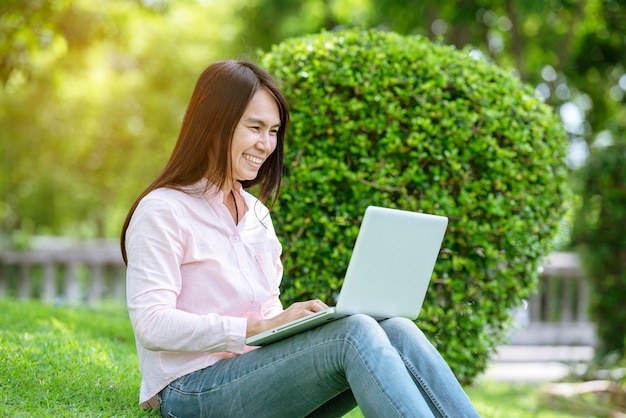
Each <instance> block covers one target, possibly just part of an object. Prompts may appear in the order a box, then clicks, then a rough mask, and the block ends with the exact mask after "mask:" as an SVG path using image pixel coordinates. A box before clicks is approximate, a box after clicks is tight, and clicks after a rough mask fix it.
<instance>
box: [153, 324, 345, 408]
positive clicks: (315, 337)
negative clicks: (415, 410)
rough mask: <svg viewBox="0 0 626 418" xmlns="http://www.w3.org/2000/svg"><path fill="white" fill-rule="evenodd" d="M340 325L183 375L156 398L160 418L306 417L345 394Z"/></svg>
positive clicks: (343, 326) (315, 330)
mask: <svg viewBox="0 0 626 418" xmlns="http://www.w3.org/2000/svg"><path fill="white" fill-rule="evenodd" d="M344 322H345V320H338V321H334V322H331V323H329V324H326V325H324V326H322V327H318V328H316V329H314V330H310V331H307V332H305V333H302V334H298V335H295V336H293V337H290V338H288V339H285V340H283V341H279V342H276V343H274V344H271V345H268V346H266V347H262V348H259V349H257V350H253V351H251V352H249V353H246V354H243V355H240V356H236V357H233V358H229V359H225V360H222V361H219V362H218V363H216V364H214V365H213V366H211V367H208V368H206V369H203V370H199V371H197V372H194V373H191V374H189V375H186V376H183V377H181V378H180V379H178V380H176V381H174V382H173V383H172V384H170V385H169V386H168V387H167V388H165V389H164V390H163V392H162V393H161V398H162V405H161V413H162V415H163V416H166V417H167V416H173V417H185V416H194V417H209V416H218V417H232V416H236V417H241V416H254V417H265V416H267V417H281V416H284V417H298V416H306V415H307V414H309V413H311V412H313V411H315V410H316V409H318V408H319V407H320V406H322V405H324V404H326V403H327V402H329V401H330V400H331V399H333V398H336V397H337V396H338V395H339V394H341V393H342V392H345V391H346V390H347V389H349V385H348V383H347V380H346V377H345V371H344V369H343V363H344V360H343V357H344V356H345V351H344V350H345V349H344V345H345V344H344V343H345V338H344V337H345V326H346V325H345V324H344Z"/></svg>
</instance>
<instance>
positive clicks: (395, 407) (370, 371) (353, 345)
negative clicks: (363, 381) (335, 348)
mask: <svg viewBox="0 0 626 418" xmlns="http://www.w3.org/2000/svg"><path fill="white" fill-rule="evenodd" d="M344 341H345V342H347V343H348V344H350V347H352V349H353V350H354V351H355V352H356V354H357V357H358V358H359V360H360V361H361V363H362V364H363V365H364V366H365V368H366V369H367V371H368V376H369V377H370V379H371V376H372V369H371V367H370V366H369V365H368V363H367V362H366V361H365V360H364V359H363V357H362V356H361V354H360V351H359V350H358V349H357V348H356V345H355V344H354V343H353V342H352V341H350V340H349V339H344ZM371 380H373V383H374V384H375V385H376V387H377V388H378V390H379V391H381V392H382V393H385V394H386V395H385V399H387V402H389V405H391V406H392V407H393V409H394V410H395V411H396V413H397V414H398V416H402V413H401V412H400V410H399V409H398V405H396V404H395V402H392V400H391V399H390V397H389V396H387V391H386V390H385V388H383V387H381V386H380V385H379V383H378V382H376V380H374V379H371Z"/></svg>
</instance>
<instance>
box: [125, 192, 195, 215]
mask: <svg viewBox="0 0 626 418" xmlns="http://www.w3.org/2000/svg"><path fill="white" fill-rule="evenodd" d="M201 205H202V198H201V196H197V195H194V194H193V193H188V192H185V191H182V190H177V189H173V188H169V187H162V188H159V189H156V190H153V191H151V192H150V193H148V194H147V195H146V196H144V197H143V198H142V199H141V201H140V202H139V204H138V205H137V209H136V210H135V214H134V215H133V218H134V217H136V216H137V217H144V216H148V217H150V216H157V217H161V218H163V217H165V218H167V217H175V218H179V219H181V220H182V219H184V218H185V216H186V215H188V214H189V212H195V211H197V208H198V207H201Z"/></svg>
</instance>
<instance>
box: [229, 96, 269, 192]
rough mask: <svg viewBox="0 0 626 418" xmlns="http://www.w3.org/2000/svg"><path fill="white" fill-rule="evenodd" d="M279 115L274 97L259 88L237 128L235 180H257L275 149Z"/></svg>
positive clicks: (233, 166) (235, 135)
mask: <svg viewBox="0 0 626 418" xmlns="http://www.w3.org/2000/svg"><path fill="white" fill-rule="evenodd" d="M279 127H280V114H279V113H278V105H277V104H276V100H275V99H274V97H273V96H272V95H271V94H270V93H269V92H268V91H267V90H266V89H264V88H261V89H259V91H257V92H256V93H255V94H254V96H253V97H252V100H250V103H248V107H247V108H246V110H245V112H244V113H243V116H242V117H241V120H239V123H238V124H237V126H236V127H235V132H234V133H233V141H232V148H231V169H232V173H233V177H234V178H233V181H235V180H254V179H255V178H256V176H257V174H258V172H259V169H260V168H261V166H262V165H263V163H264V162H265V160H266V158H267V157H269V155H270V154H271V153H272V152H274V150H275V149H276V141H277V134H278V128H279Z"/></svg>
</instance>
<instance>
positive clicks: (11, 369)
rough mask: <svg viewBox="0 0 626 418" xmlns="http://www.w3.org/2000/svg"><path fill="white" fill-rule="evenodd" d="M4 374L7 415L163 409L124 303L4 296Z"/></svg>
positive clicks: (494, 394)
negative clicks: (143, 397) (149, 384)
mask: <svg viewBox="0 0 626 418" xmlns="http://www.w3.org/2000/svg"><path fill="white" fill-rule="evenodd" d="M0 376H2V377H1V379H0V416H3V417H5V416H6V417H38V418H39V417H143V418H151V417H156V416H158V414H157V413H155V412H151V413H146V412H144V411H142V410H141V409H140V408H139V406H138V405H137V400H138V391H139V380H140V375H139V371H138V366H137V358H136V354H135V346H134V339H133V335H132V330H131V328H130V323H129V321H128V316H127V314H126V310H125V308H124V307H123V306H120V305H116V304H109V305H102V306H99V307H97V308H87V307H74V308H71V307H60V306H53V305H46V304H42V303H39V302H34V301H28V302H22V301H14V300H0ZM467 391H468V393H469V395H470V398H471V399H472V401H473V402H474V404H475V405H476V407H477V409H478V410H479V412H480V413H481V415H482V416H483V417H484V418H518V417H519V418H521V417H535V418H567V417H574V415H567V414H564V413H558V412H554V411H550V410H547V409H546V408H544V407H542V406H541V403H540V398H541V387H540V386H538V385H512V384H503V383H496V382H481V383H480V384H478V385H477V386H475V387H471V388H468V389H467ZM580 416H587V417H588V415H580ZM348 417H350V418H357V417H362V415H361V414H360V412H359V411H358V410H355V411H353V412H352V413H350V414H349V415H348Z"/></svg>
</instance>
